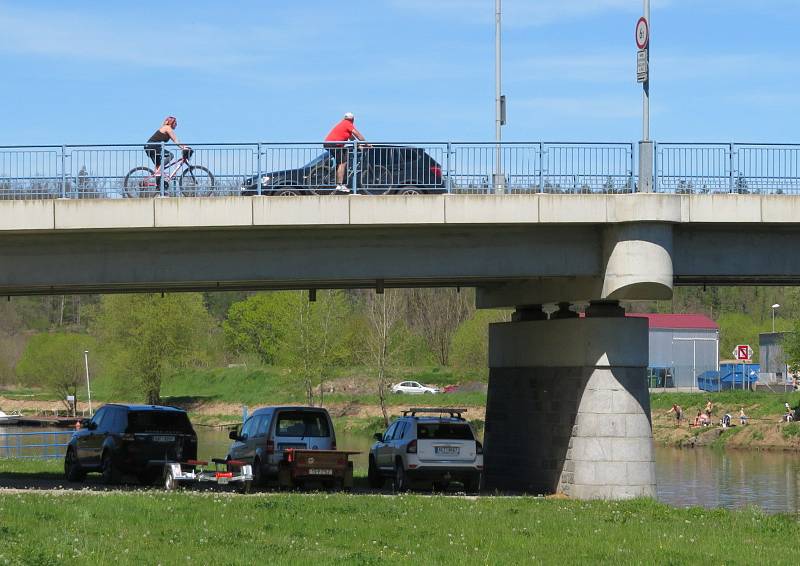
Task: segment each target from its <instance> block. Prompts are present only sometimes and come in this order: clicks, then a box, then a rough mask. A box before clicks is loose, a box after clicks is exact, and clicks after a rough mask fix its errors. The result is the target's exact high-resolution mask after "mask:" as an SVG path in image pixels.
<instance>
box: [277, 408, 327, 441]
mask: <svg viewBox="0 0 800 566" xmlns="http://www.w3.org/2000/svg"><path fill="white" fill-rule="evenodd" d="M330 435H331V432H330V427H329V426H328V417H327V415H326V414H325V413H323V412H316V411H315V412H311V411H282V412H281V413H279V414H278V422H277V424H276V425H275V436H298V437H306V436H309V437H326V436H330Z"/></svg>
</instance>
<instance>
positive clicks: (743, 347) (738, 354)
mask: <svg viewBox="0 0 800 566" xmlns="http://www.w3.org/2000/svg"><path fill="white" fill-rule="evenodd" d="M733 357H734V358H735V359H737V360H739V361H740V362H749V361H750V360H751V359H752V358H753V349H752V348H751V347H750V345H749V344H739V345H737V346H736V349H735V350H733Z"/></svg>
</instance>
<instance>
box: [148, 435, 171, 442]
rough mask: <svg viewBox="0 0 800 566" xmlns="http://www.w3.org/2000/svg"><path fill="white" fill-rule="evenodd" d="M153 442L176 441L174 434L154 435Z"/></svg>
mask: <svg viewBox="0 0 800 566" xmlns="http://www.w3.org/2000/svg"><path fill="white" fill-rule="evenodd" d="M153 442H175V437H174V436H154V437H153Z"/></svg>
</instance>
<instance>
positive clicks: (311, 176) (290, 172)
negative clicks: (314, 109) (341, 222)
mask: <svg viewBox="0 0 800 566" xmlns="http://www.w3.org/2000/svg"><path fill="white" fill-rule="evenodd" d="M348 154H349V156H350V159H349V163H348V166H347V180H346V183H347V184H348V185H349V186H350V187H352V186H353V165H354V163H353V156H352V154H353V150H352V148H351V149H350V151H349V152H348ZM356 169H357V170H358V173H357V175H358V177H357V179H358V188H357V190H358V191H359V192H364V193H368V194H422V193H443V192H444V191H445V183H444V180H443V178H442V167H441V165H439V163H438V162H437V161H436V160H435V159H433V157H431V156H430V155H428V153H427V152H426V151H425V150H424V149H422V148H419V147H403V146H394V145H375V146H365V147H359V149H358V160H357V161H356ZM335 186H336V162H335V160H334V158H333V154H332V153H331V152H329V151H325V152H323V153H322V154H321V155H319V156H318V157H317V158H316V159H313V160H312V161H311V162H309V163H307V164H306V165H304V166H302V167H299V168H297V169H285V170H282V171H272V172H270V173H264V174H263V176H262V177H261V194H262V195H281V196H291V195H308V194H330V193H333V191H334V188H335ZM239 190H240V192H241V194H242V195H245V196H252V195H256V194H258V186H257V177H249V178H247V179H245V180H244V183H243V184H242V186H241V187H240V189H239Z"/></svg>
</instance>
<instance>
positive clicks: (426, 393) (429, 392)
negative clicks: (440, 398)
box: [425, 391, 433, 395]
mask: <svg viewBox="0 0 800 566" xmlns="http://www.w3.org/2000/svg"><path fill="white" fill-rule="evenodd" d="M425 395H433V391H426V392H425Z"/></svg>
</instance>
